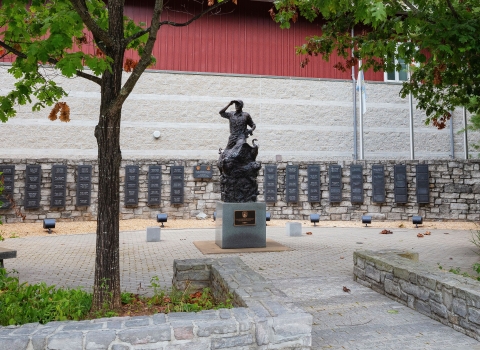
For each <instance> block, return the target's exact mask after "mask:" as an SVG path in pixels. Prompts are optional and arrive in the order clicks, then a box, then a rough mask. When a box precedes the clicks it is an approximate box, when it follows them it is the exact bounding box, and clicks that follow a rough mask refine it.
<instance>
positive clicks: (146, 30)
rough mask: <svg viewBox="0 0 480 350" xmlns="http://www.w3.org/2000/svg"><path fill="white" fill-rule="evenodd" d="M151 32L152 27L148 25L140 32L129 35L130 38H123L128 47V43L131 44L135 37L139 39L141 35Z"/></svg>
mask: <svg viewBox="0 0 480 350" xmlns="http://www.w3.org/2000/svg"><path fill="white" fill-rule="evenodd" d="M149 32H150V27H148V28H147V29H144V30H141V31H139V32H138V33H135V34H133V35H131V36H129V37H128V38H125V39H123V45H124V46H125V47H126V46H127V45H128V44H130V43H131V42H132V41H134V40H135V39H138V38H140V37H141V36H143V35H145V34H147V33H149Z"/></svg>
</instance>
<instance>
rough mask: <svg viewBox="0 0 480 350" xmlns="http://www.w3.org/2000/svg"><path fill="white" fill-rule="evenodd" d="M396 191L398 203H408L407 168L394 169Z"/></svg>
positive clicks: (397, 166) (403, 166)
mask: <svg viewBox="0 0 480 350" xmlns="http://www.w3.org/2000/svg"><path fill="white" fill-rule="evenodd" d="M394 191H395V202H396V203H407V201H408V193H407V166H406V165H395V168H394Z"/></svg>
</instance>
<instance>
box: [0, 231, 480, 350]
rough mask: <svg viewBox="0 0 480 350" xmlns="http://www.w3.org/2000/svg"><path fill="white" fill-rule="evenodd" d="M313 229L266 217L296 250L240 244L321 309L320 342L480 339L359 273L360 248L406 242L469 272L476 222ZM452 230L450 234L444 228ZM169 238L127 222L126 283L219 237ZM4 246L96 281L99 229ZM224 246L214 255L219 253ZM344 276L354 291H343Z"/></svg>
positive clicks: (351, 344) (267, 272)
mask: <svg viewBox="0 0 480 350" xmlns="http://www.w3.org/2000/svg"><path fill="white" fill-rule="evenodd" d="M306 231H311V232H313V234H312V235H305V234H304V235H303V236H302V237H287V236H286V235H285V228H282V227H268V228H267V237H268V238H271V239H274V240H276V241H277V242H279V243H282V244H284V245H287V246H289V247H291V248H293V249H294V250H292V251H287V252H280V253H245V254H238V255H239V256H240V258H241V259H243V261H245V263H246V264H247V265H249V266H250V267H251V268H252V269H254V270H255V271H257V272H258V273H260V274H262V275H263V276H265V277H266V278H268V279H270V280H272V281H273V282H274V283H275V284H276V285H277V286H278V287H279V288H280V289H281V290H283V291H284V292H285V293H286V294H287V295H288V296H289V297H290V298H291V300H292V302H294V303H296V304H297V305H299V306H301V307H302V308H303V309H304V310H306V311H308V312H310V313H312V314H313V316H314V327H313V349H324V348H325V349H402V350H403V349H480V343H479V342H477V341H476V340H474V339H472V338H469V337H467V336H465V335H463V334H461V333H458V332H456V331H454V330H453V329H451V328H449V327H446V326H444V325H442V324H440V323H438V322H436V321H433V320H432V319H430V318H428V317H426V316H423V315H421V314H419V313H417V312H415V311H413V310H411V309H408V308H407V307H405V306H403V305H401V304H399V303H396V302H394V301H393V300H391V299H389V298H387V297H385V296H382V295H380V294H378V293H376V292H373V291H372V290H370V289H368V288H365V287H363V286H361V285H360V284H357V283H355V282H353V280H352V270H353V263H352V255H353V251H354V250H357V249H362V250H363V249H371V250H378V249H386V248H397V249H407V250H412V251H416V252H419V253H420V261H421V262H424V263H426V264H430V265H434V266H435V265H437V264H439V265H441V266H442V267H443V268H447V269H448V268H450V267H460V268H461V270H462V271H468V272H471V266H472V265H473V264H474V263H475V262H477V261H478V260H480V259H479V257H478V255H477V254H476V252H477V251H478V250H476V249H475V246H474V245H473V244H472V243H471V242H470V238H471V232H469V231H452V230H431V232H432V235H431V236H427V237H424V238H417V236H416V235H417V233H418V232H422V231H424V230H422V229H421V228H419V229H392V231H393V232H394V233H393V234H392V235H380V234H379V231H380V230H379V229H377V228H369V227H367V228H364V227H362V228H321V227H311V226H309V227H304V228H303V232H306ZM446 233H448V234H446ZM161 235H162V241H161V242H156V243H147V242H145V236H146V234H145V232H144V231H130V232H122V233H121V234H120V245H121V281H122V290H127V291H131V292H140V293H148V292H149V288H148V285H149V283H150V279H151V278H152V277H153V276H158V277H159V279H160V281H161V283H162V284H163V285H164V286H165V287H167V286H169V285H170V283H171V279H172V265H173V259H189V258H202V257H205V256H204V255H202V253H200V252H199V251H198V250H197V249H196V248H195V246H194V245H193V243H192V242H193V241H202V240H214V238H215V232H214V230H213V229H190V230H169V229H162V233H161ZM1 245H2V247H5V248H12V249H17V251H18V253H17V258H16V259H10V260H6V261H5V265H6V267H7V269H8V270H12V269H13V270H16V271H18V273H19V276H20V280H21V281H28V282H29V283H34V282H40V281H44V282H46V283H47V284H55V285H58V286H72V287H74V286H84V287H86V288H91V286H92V284H93V271H94V260H95V259H94V255H95V235H94V234H84V235H70V236H62V235H52V236H48V237H31V238H17V239H8V240H6V241H4V242H2V243H1ZM220 256H226V255H210V256H209V257H214V258H215V257H220ZM343 286H346V287H348V288H349V289H350V290H351V292H350V293H345V292H344V291H343Z"/></svg>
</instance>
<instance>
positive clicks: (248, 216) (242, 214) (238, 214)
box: [233, 210, 255, 226]
mask: <svg viewBox="0 0 480 350" xmlns="http://www.w3.org/2000/svg"><path fill="white" fill-rule="evenodd" d="M234 215H235V216H234V221H233V225H234V226H255V210H235V214H234Z"/></svg>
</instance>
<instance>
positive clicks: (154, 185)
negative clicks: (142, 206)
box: [148, 165, 162, 205]
mask: <svg viewBox="0 0 480 350" xmlns="http://www.w3.org/2000/svg"><path fill="white" fill-rule="evenodd" d="M161 190H162V166H161V165H150V166H149V167H148V205H160V200H161Z"/></svg>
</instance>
